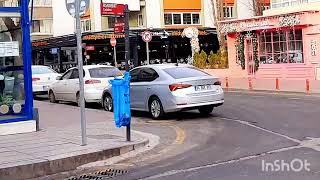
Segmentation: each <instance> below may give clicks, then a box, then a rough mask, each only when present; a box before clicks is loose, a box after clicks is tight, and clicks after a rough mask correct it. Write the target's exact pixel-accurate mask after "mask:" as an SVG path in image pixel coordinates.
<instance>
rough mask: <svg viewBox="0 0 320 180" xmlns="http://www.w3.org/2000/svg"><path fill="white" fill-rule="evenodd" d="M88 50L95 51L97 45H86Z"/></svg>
mask: <svg viewBox="0 0 320 180" xmlns="http://www.w3.org/2000/svg"><path fill="white" fill-rule="evenodd" d="M86 50H87V51H94V50H95V47H94V46H86Z"/></svg>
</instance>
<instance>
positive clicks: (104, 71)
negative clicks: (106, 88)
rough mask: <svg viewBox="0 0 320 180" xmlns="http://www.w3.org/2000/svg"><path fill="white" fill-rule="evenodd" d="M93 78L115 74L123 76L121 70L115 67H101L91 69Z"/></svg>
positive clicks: (113, 75)
mask: <svg viewBox="0 0 320 180" xmlns="http://www.w3.org/2000/svg"><path fill="white" fill-rule="evenodd" d="M89 72H90V76H91V77H92V78H108V77H115V76H122V73H121V71H120V70H119V69H118V68H115V67H99V68H93V69H89Z"/></svg>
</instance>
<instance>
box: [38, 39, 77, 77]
mask: <svg viewBox="0 0 320 180" xmlns="http://www.w3.org/2000/svg"><path fill="white" fill-rule="evenodd" d="M77 57H78V56H77V48H76V37H75V35H68V36H60V37H54V38H47V39H41V40H36V41H33V42H32V64H33V65H46V66H49V67H51V68H52V69H54V70H55V71H57V72H61V73H62V72H65V71H66V70H67V69H69V68H71V67H75V66H77Z"/></svg>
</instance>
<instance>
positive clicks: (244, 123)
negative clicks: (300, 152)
mask: <svg viewBox="0 0 320 180" xmlns="http://www.w3.org/2000/svg"><path fill="white" fill-rule="evenodd" d="M220 119H222V120H226V121H233V122H238V123H240V124H243V125H246V126H250V127H253V128H256V129H259V130H262V131H265V132H267V133H270V134H274V135H277V136H281V137H283V138H286V139H288V140H290V141H293V142H296V143H301V141H300V140H297V139H294V138H291V137H289V136H286V135H283V134H280V133H277V132H274V131H271V130H268V129H265V128H262V127H260V126H257V125H254V124H252V123H250V122H248V121H242V120H239V119H230V118H220Z"/></svg>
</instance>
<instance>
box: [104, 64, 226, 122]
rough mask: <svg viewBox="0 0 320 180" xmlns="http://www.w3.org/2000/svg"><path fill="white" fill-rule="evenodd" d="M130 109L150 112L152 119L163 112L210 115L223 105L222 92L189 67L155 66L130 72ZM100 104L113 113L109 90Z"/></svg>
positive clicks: (211, 78)
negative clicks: (193, 112)
mask: <svg viewBox="0 0 320 180" xmlns="http://www.w3.org/2000/svg"><path fill="white" fill-rule="evenodd" d="M130 75H131V83H130V88H131V89H130V96H131V109H132V110H138V111H147V112H150V114H151V115H152V117H153V118H154V119H159V118H161V117H162V116H163V115H164V114H165V113H168V112H177V111H182V110H190V109H198V110H199V111H200V113H201V114H204V115H208V114H210V113H211V112H212V111H213V109H214V107H218V106H221V105H222V104H223V103H224V92H223V90H222V87H221V82H220V81H219V79H218V78H217V77H214V76H211V75H209V74H207V73H206V72H204V71H202V70H200V69H197V68H196V67H194V66H190V65H180V64H179V65H175V64H159V65H147V66H141V67H137V68H134V69H132V70H131V71H130ZM102 105H103V107H104V109H105V110H106V111H112V110H113V104H112V92H111V87H110V86H109V87H107V88H106V89H105V91H104V93H103V97H102Z"/></svg>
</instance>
